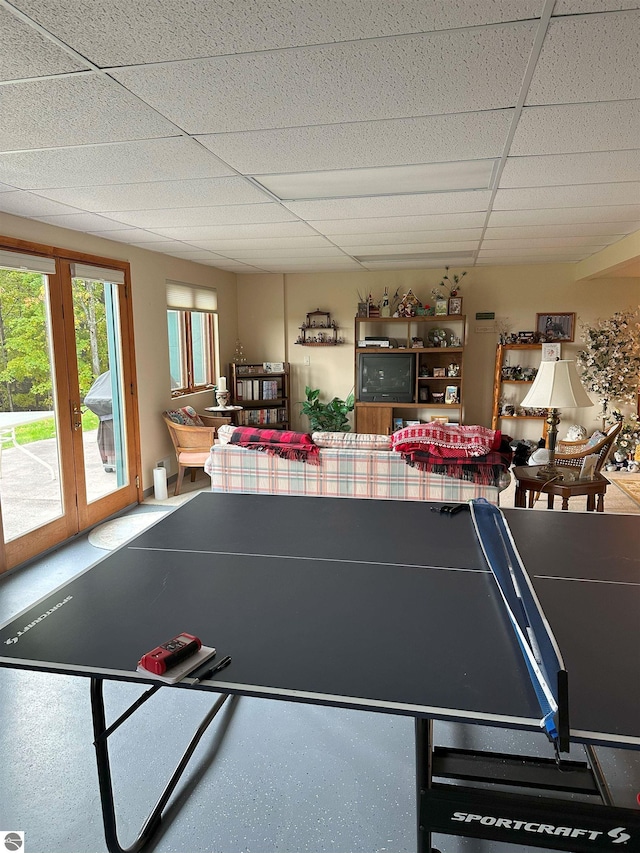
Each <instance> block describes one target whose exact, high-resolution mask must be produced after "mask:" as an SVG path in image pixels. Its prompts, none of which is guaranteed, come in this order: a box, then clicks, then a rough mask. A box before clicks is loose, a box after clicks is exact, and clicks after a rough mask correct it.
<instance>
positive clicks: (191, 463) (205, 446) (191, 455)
mask: <svg viewBox="0 0 640 853" xmlns="http://www.w3.org/2000/svg"><path fill="white" fill-rule="evenodd" d="M198 417H199V418H200V420H201V421H202V424H203V425H202V426H193V425H191V424H180V423H176V422H175V421H174V420H172V418H171V414H170V413H169V412H163V413H162V418H163V420H164V422H165V423H166V425H167V429H168V430H169V435H170V436H171V441H172V442H173V446H174V448H175V451H176V460H177V462H178V479H177V480H176V487H175V490H174V492H173V494H174V495H179V494H180V491H181V489H182V481H183V479H184V474H185V471H186V470H187V469H188V468H190V469H191V482H192V483H193V481H194V480H195V478H196V472H197V470H198V468H202V469H204V466H205V462H206V461H207V459H208V458H209V452H210V450H211V446H212V445H213V442H214V440H215V437H216V431H217V430H218V428H219V427H221V426H222V425H223V424H229V423H231V418H218V417H209V416H208V415H198Z"/></svg>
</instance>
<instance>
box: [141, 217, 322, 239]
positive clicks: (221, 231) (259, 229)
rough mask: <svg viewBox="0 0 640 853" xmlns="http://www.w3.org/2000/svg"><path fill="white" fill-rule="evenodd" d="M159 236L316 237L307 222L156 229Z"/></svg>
mask: <svg viewBox="0 0 640 853" xmlns="http://www.w3.org/2000/svg"><path fill="white" fill-rule="evenodd" d="M154 231H155V232H156V233H157V234H162V235H164V236H165V237H172V238H174V239H176V240H233V239H238V240H259V239H262V238H267V237H305V236H310V237H315V236H317V231H316V230H315V229H313V228H311V227H310V226H309V225H307V223H306V222H300V220H295V221H292V222H250V223H238V224H236V225H196V226H193V227H189V228H154Z"/></svg>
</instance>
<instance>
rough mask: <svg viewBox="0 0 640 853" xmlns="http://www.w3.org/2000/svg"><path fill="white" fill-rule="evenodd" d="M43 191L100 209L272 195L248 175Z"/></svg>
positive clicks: (229, 201) (264, 198) (255, 200)
mask: <svg viewBox="0 0 640 853" xmlns="http://www.w3.org/2000/svg"><path fill="white" fill-rule="evenodd" d="M39 192H40V195H42V196H45V197H46V198H50V199H56V200H57V201H61V202H64V203H66V204H72V205H75V206H77V207H82V208H84V209H85V210H91V211H93V212H94V213H98V212H100V211H104V210H142V209H145V210H156V209H161V208H170V207H207V206H212V205H223V204H260V203H261V202H268V201H270V199H269V196H267V195H266V194H265V193H263V192H262V191H261V190H259V189H257V188H256V187H255V186H253V184H252V183H251V182H250V181H247V180H246V179H245V178H199V179H198V180H191V181H153V182H147V183H142V184H118V185H114V186H110V187H71V188H66V189H56V190H40V191H39Z"/></svg>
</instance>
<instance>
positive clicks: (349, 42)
mask: <svg viewBox="0 0 640 853" xmlns="http://www.w3.org/2000/svg"><path fill="white" fill-rule="evenodd" d="M5 2H6V0H0V3H5ZM554 2H555V0H554ZM541 17H542V16H538V15H534V16H533V17H531V18H522V19H517V20H513V21H493V22H491V23H486V24H474V25H471V26H466V27H449V28H447V29H443V30H421V31H417V32H408V33H394V34H392V35H383V36H367V37H366V38H353V39H340V40H337V41H329V42H317V43H314V44H294V45H288V46H286V47H270V48H264V49H263V50H247V51H240V52H238V53H221V54H212V55H209V56H196V57H191V58H186V59H161V60H156V61H154V62H140V63H134V64H127V65H104V66H95V67H96V68H99V69H100V70H101V71H104V72H106V73H109V72H110V71H114V72H116V71H135V70H138V69H141V68H151V69H152V68H161V67H164V66H166V65H176V64H179V63H186V62H205V61H207V60H216V59H235V58H236V57H242V58H243V59H244V58H246V57H253V56H264V55H268V54H279V53H293V52H294V51H305V50H310V51H318V50H325V49H327V48H332V47H342V46H347V47H348V46H353V45H362V44H370V43H372V42H390V41H406V40H408V39H411V38H417V37H419V36H434V35H435V36H438V35H439V34H441V33H463V32H477V31H478V30H486V29H498V28H500V27H519V26H522V25H523V24H528V23H532V22H536V21H537V22H539V21H540V19H541ZM44 32H45V33H46V32H47V30H44ZM54 38H55V36H54ZM92 65H93V63H92Z"/></svg>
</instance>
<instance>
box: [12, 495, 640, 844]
mask: <svg viewBox="0 0 640 853" xmlns="http://www.w3.org/2000/svg"><path fill="white" fill-rule="evenodd" d="M472 503H475V502H472ZM467 508H469V507H468V506H465V510H466V509H467ZM443 509H451V508H450V507H445V506H444V505H442V504H429V503H421V502H410V501H408V502H396V501H381V500H353V499H340V498H312V497H287V496H274V495H270V496H267V495H244V494H214V493H202V494H199V495H197V496H196V497H195V498H194V499H192V500H191V501H190V502H188V503H187V504H185V505H183V506H182V507H180V508H178V509H177V510H175V511H174V512H172V513H170V514H168V515H167V516H166V517H165V518H163V519H162V520H161V521H159V522H158V523H157V524H155V525H154V526H152V527H151V528H149V529H148V530H147V531H145V532H143V533H142V534H140V535H139V536H137V537H135V538H134V539H132V540H130V541H129V542H128V543H126V544H125V545H123V546H122V547H121V548H120V549H118V550H117V551H114V552H112V553H110V554H109V555H108V556H106V557H105V558H103V559H102V560H100V561H99V562H98V563H96V564H94V565H93V566H92V567H91V568H89V569H87V570H86V571H84V572H82V573H81V574H79V575H78V576H76V577H75V578H73V579H72V580H71V581H69V582H68V583H66V584H65V585H64V586H62V587H60V588H59V589H58V590H56V591H54V592H53V593H51V594H50V595H47V596H46V597H45V598H43V599H42V600H40V601H39V602H38V603H37V604H35V605H33V606H32V607H29V608H28V609H27V610H25V611H23V612H22V613H21V614H19V615H18V616H16V617H14V618H13V619H11V620H10V621H9V622H8V623H6V624H4V625H3V626H2V627H1V628H0V665H2V666H7V667H14V668H18V669H20V668H21V669H27V670H39V671H45V672H51V673H65V674H67V675H77V676H85V677H88V678H89V679H90V696H91V704H92V717H93V730H94V737H95V744H94V745H95V750H96V759H97V767H98V778H99V786H100V796H101V802H102V810H103V820H104V828H105V836H106V840H107V846H108V848H109V850H110V851H122V849H123V848H122V847H121V846H120V842H119V840H118V832H117V822H116V810H115V806H114V796H113V784H112V777H111V766H110V757H109V751H108V738H109V736H110V735H111V734H112V733H113V732H114V731H115V730H116V728H119V727H120V726H121V725H123V724H124V723H125V722H126V720H127V719H128V718H129V716H130V715H131V714H133V713H134V712H135V710H136V709H137V708H138V707H140V706H141V705H142V704H143V703H144V702H146V701H147V699H149V698H150V697H151V696H152V695H153V694H154V693H155V692H156V691H157V690H159V689H162V687H163V686H164V685H163V684H161V683H160V682H158V681H156V680H154V678H153V677H152V676H151V675H149V676H146V675H145V674H141V673H140V672H139V671H137V670H136V666H137V662H138V660H139V658H140V656H141V655H142V653H143V652H146V651H148V650H149V649H151V648H154V647H155V646H156V645H158V644H159V643H160V642H163V641H164V640H167V639H169V638H170V637H173V636H177V635H178V634H180V633H182V632H183V631H188V632H189V633H193V634H195V635H197V636H198V637H200V638H201V640H202V641H203V643H205V644H206V645H209V646H215V647H216V648H217V650H218V651H219V653H220V656H221V657H222V656H223V655H227V654H228V655H231V656H232V663H231V665H230V666H228V667H227V668H226V669H224V670H223V671H222V672H221V673H219V674H218V675H216V676H215V677H213V678H211V679H205V680H204V681H202V682H200V683H199V684H194V677H193V676H189V675H188V676H186V677H184V678H183V679H182V680H181V681H179V682H177V683H176V684H174V685H171V687H172V688H174V689H181V690H187V691H203V690H204V691H212V692H214V693H216V694H218V698H217V700H216V702H215V704H214V705H213V707H212V709H211V711H210V712H209V713H208V714H207V716H206V717H205V719H204V720H203V722H202V724H201V726H200V727H199V729H198V730H197V732H196V734H195V735H194V738H193V740H192V742H191V744H190V745H189V747H188V749H187V751H186V752H185V755H184V756H183V758H182V760H181V761H180V763H179V764H178V767H177V768H176V771H175V773H174V774H173V776H172V777H171V779H170V780H169V782H168V784H167V786H166V788H165V790H164V791H163V793H162V795H161V796H160V798H159V800H158V802H157V803H156V806H155V808H154V809H153V811H152V812H151V814H150V816H149V818H148V820H147V822H146V823H145V825H144V826H143V828H142V830H141V832H140V834H139V836H138V839H137V840H136V842H135V844H134V845H133V846H132V847H130V848H128V849H129V850H134V851H138V850H142V849H144V848H145V847H147V846H149V845H150V844H151V843H152V842H153V838H154V834H155V833H156V831H157V830H158V829H159V826H160V823H161V820H162V811H163V809H164V808H165V806H166V805H167V802H168V801H169V798H170V796H171V793H172V792H173V790H174V789H175V786H176V784H177V782H178V780H179V778H180V774H181V773H182V772H183V770H184V768H185V766H186V764H187V761H188V759H189V757H190V755H191V754H192V753H193V750H194V749H195V745H196V744H197V742H198V741H199V739H200V738H201V737H202V735H203V733H204V731H205V730H206V728H207V726H208V725H209V724H210V723H211V721H212V720H213V719H214V718H215V715H216V713H217V712H218V711H219V709H220V708H221V707H222V705H223V703H224V702H225V700H226V699H227V698H228V696H230V695H241V696H242V695H246V696H260V697H268V698H271V699H280V700H284V701H295V702H306V703H318V704H322V705H325V706H335V707H346V708H353V709H363V710H367V711H374V712H380V713H390V714H399V715H407V716H410V717H413V718H414V719H415V742H416V798H417V799H416V803H417V849H418V850H419V851H420V853H426V851H429V850H431V849H432V848H431V834H432V833H442V834H444V835H458V836H470V837H476V838H482V839H488V840H490V841H501V842H507V843H510V844H511V845H520V844H526V845H530V846H537V847H543V848H545V849H551V850H568V851H573V852H574V853H582V851H590V850H594V851H601V850H607V851H616V850H625V851H640V811H638V810H636V809H629V808H619V807H616V806H614V805H613V804H612V803H611V800H610V795H609V792H608V789H607V785H606V780H605V779H604V777H603V775H602V773H601V771H600V768H599V765H598V760H597V755H596V752H595V747H597V746H611V747H625V748H629V749H638V748H639V747H640V714H639V713H638V708H639V707H640V678H638V675H639V674H640V673H639V670H640V661H639V656H638V627H637V625H638V615H639V613H640V606H639V605H640V552H639V549H638V541H639V540H640V537H639V534H640V519H638V518H636V517H633V516H622V515H614V516H606V515H603V516H597V517H595V518H594V516H593V514H591V513H589V514H586V513H585V514H583V513H571V514H569V513H562V514H560V513H551V512H550V513H532V512H529V511H527V510H522V509H514V510H504V511H503V513H502V515H503V517H504V519H506V522H507V523H508V533H509V536H510V537H511V536H512V537H513V539H512V542H513V543H515V546H517V552H518V553H519V555H520V557H521V558H522V561H523V563H524V566H525V567H526V575H527V576H528V580H526V579H525V581H526V583H527V584H530V585H531V589H532V590H533V592H534V595H535V596H536V597H537V599H538V602H539V605H540V607H541V609H542V612H543V613H544V617H545V618H546V620H548V623H549V625H550V628H551V632H552V635H553V637H554V638H555V641H557V644H558V646H559V649H560V651H561V654H562V658H563V661H564V665H565V667H566V672H568V699H569V703H568V707H566V696H564V697H562V701H563V703H565V707H563V708H562V715H563V717H564V723H563V724H562V723H561V726H560V728H561V729H562V728H563V726H564V734H563V732H562V731H561V733H560V734H561V740H562V739H563V740H564V741H565V743H564V746H562V749H565V748H566V747H567V746H568V744H569V743H571V744H572V745H573V750H572V752H573V753H575V751H576V750H578V752H579V758H585V757H586V760H575V755H571V757H570V758H568V757H566V756H563V755H560V754H559V755H558V758H557V761H555V762H554V760H553V759H535V758H531V757H528V756H510V755H507V754H498V755H495V754H492V753H471V752H470V751H465V750H457V749H448V748H447V749H445V748H443V747H439V746H438V745H436V744H434V742H433V728H432V723H433V721H434V720H448V721H457V722H463V723H467V724H478V725H490V726H498V727H503V728H505V729H517V730H524V731H531V732H539V733H540V735H539V736H540V737H541V738H545V734H544V733H543V731H542V721H541V710H540V700H539V696H538V695H537V693H536V690H535V689H534V685H533V684H532V681H531V678H530V674H529V670H528V669H527V664H526V661H525V658H524V656H523V654H522V650H521V648H520V646H519V644H518V642H517V639H516V635H515V632H514V630H513V627H512V626H511V624H510V622H509V619H508V618H507V616H506V614H505V607H504V605H503V602H502V600H501V596H500V594H499V591H498V585H497V583H496V580H495V577H494V575H493V574H492V572H491V571H490V569H489V566H488V562H487V559H485V556H484V552H483V547H482V546H481V542H480V541H479V539H478V536H477V535H476V530H475V529H474V524H473V519H472V513H471V512H467V511H460V512H456V513H451V512H443ZM109 680H116V681H130V682H141V683H143V684H146V685H147V686H148V689H147V691H146V692H145V693H143V694H142V695H141V696H140V698H139V699H138V700H137V701H136V702H135V703H134V704H133V705H132V706H131V707H130V708H129V709H128V710H127V711H126V712H125V713H124V714H122V715H121V716H120V717H119V718H118V719H117V720H115V721H114V722H112V723H111V724H108V723H107V721H106V716H105V707H104V701H103V684H104V682H105V681H109ZM567 714H568V717H567V716H566V715H567ZM583 747H584V748H585V749H586V755H583V752H582V749H583ZM505 788H506V789H507V790H504V789H505ZM559 792H566V793H571V794H580V795H584V796H583V797H582V800H578V801H576V800H575V798H574V799H567V798H565V799H559V798H558V793H559Z"/></svg>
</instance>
